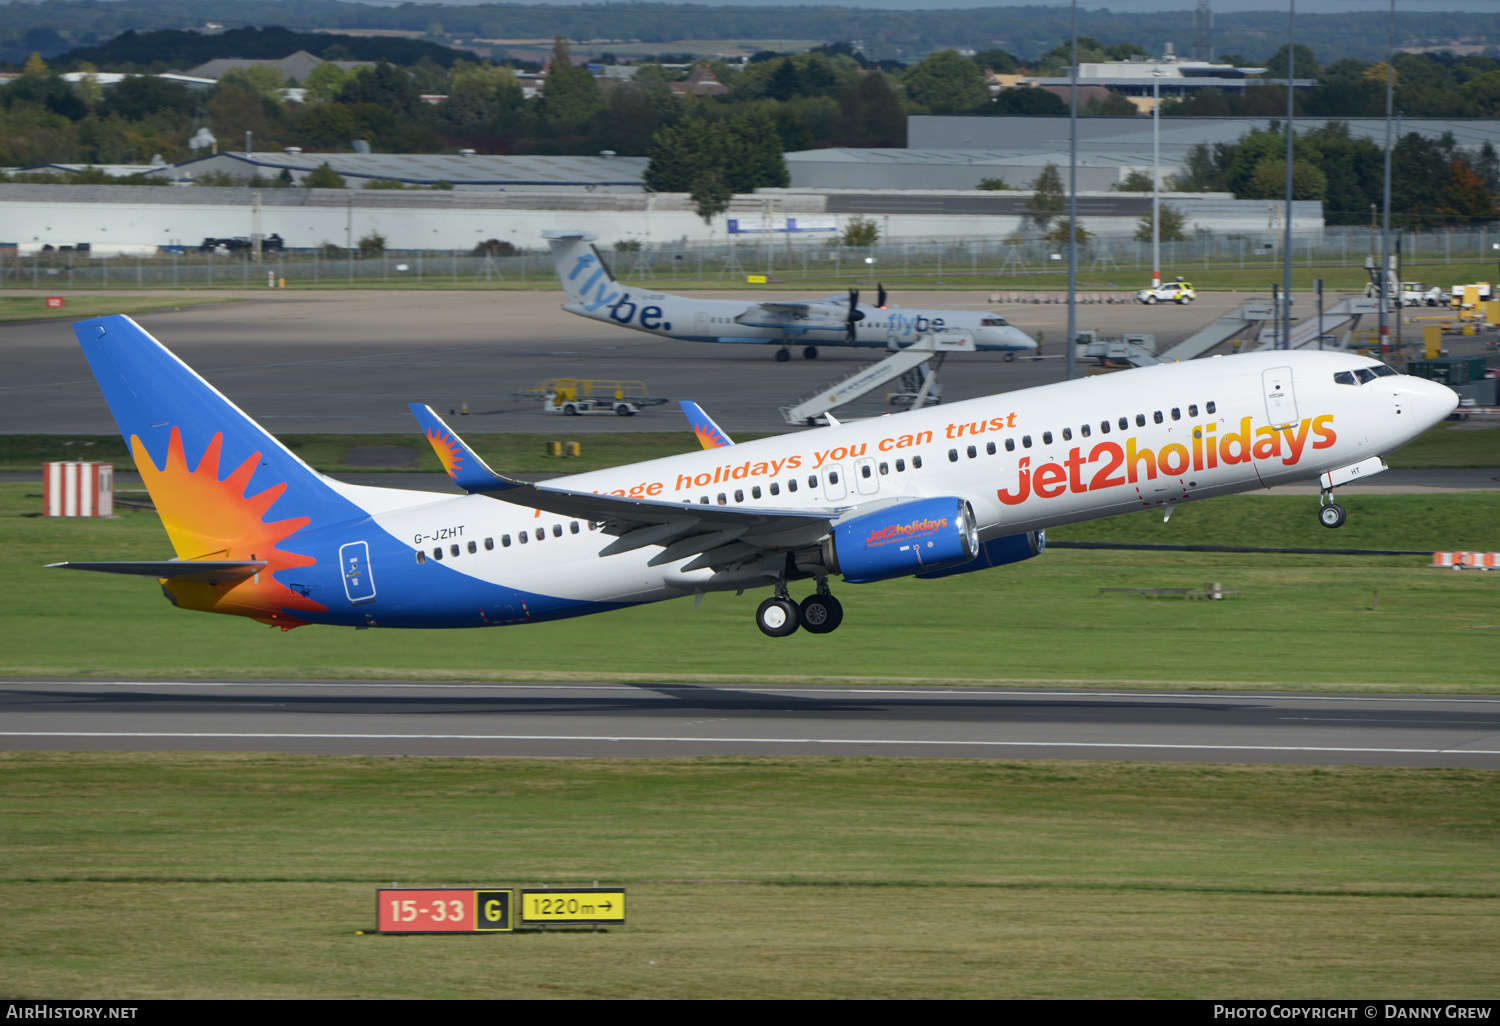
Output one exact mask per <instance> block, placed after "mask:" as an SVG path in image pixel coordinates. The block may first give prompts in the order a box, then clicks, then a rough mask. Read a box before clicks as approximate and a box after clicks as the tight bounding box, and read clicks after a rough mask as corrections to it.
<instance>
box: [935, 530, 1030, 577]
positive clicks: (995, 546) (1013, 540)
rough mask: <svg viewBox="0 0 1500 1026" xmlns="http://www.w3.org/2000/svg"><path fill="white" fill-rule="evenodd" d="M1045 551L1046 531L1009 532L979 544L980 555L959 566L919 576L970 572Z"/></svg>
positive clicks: (1026, 557) (1028, 557) (941, 575)
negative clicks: (1002, 536) (1001, 536)
mask: <svg viewBox="0 0 1500 1026" xmlns="http://www.w3.org/2000/svg"><path fill="white" fill-rule="evenodd" d="M1045 551H1047V532H1046V531H1027V532H1026V533H1025V534H1008V535H1006V536H1005V537H1004V538H992V539H990V540H989V541H987V542H985V543H984V544H983V545H981V546H979V555H978V556H976V557H974V558H973V559H971V560H969V561H968V562H967V563H959V564H958V565H957V566H948V567H944V568H942V569H941V570H933V571H931V572H927V573H920V574H917V576H918V577H920V578H922V579H923V580H924V581H925V580H931V579H932V578H934V577H951V576H953V575H954V574H969V573H973V572H974V571H975V570H988V569H990V568H991V567H996V566H1004V565H1005V564H1006V563H1019V562H1020V561H1021V560H1023V559H1030V558H1031V557H1032V556H1040V555H1041V554H1042V553H1043V552H1045Z"/></svg>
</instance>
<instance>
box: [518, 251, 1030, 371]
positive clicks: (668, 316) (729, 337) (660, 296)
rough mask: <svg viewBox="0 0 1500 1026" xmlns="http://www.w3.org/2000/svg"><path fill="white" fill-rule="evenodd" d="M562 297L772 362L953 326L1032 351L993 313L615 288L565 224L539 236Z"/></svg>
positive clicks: (913, 337) (591, 313) (592, 314)
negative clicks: (752, 351) (757, 350)
mask: <svg viewBox="0 0 1500 1026" xmlns="http://www.w3.org/2000/svg"><path fill="white" fill-rule="evenodd" d="M542 235H543V237H544V238H546V240H547V243H548V245H550V246H551V247H552V261H553V263H554V264H556V265H557V276H558V277H559V278H560V279H562V285H563V292H564V293H565V294H566V295H567V297H568V301H567V302H566V303H564V304H563V309H564V310H566V311H568V312H569V313H575V314H578V315H579V316H580V317H587V318H589V319H590V320H595V321H604V322H606V323H609V324H617V325H619V326H621V327H624V328H634V329H635V330H637V331H645V332H650V333H651V334H653V335H662V336H665V337H667V338H677V339H682V340H683V341H686V342H732V343H740V344H745V343H749V344H751V345H774V346H776V347H777V349H776V359H778V360H788V359H790V358H791V349H790V347H791V346H794V345H796V346H801V347H802V355H803V356H805V357H806V358H808V359H813V358H815V357H816V356H817V355H818V346H862V347H865V348H877V349H892V350H895V349H904V348H905V347H907V346H909V345H911V344H912V343H913V342H915V341H917V340H918V339H920V338H921V337H922V336H923V335H926V334H928V333H929V332H934V331H961V332H963V333H964V334H966V335H972V336H973V337H974V345H975V348H977V349H979V350H981V351H985V350H991V351H999V352H1003V353H1005V358H1006V359H1007V360H1014V359H1015V357H1016V354H1017V353H1019V352H1025V351H1027V350H1033V349H1035V348H1036V341H1035V340H1034V339H1032V337H1031V336H1030V335H1027V334H1026V333H1025V332H1024V331H1022V330H1021V329H1020V328H1017V327H1015V326H1014V325H1013V324H1011V323H1010V322H1009V321H1007V320H1006V319H1005V318H1004V317H1001V316H1000V315H999V314H994V313H987V312H985V311H982V310H927V309H920V310H919V309H915V308H904V307H898V306H892V305H889V304H887V303H886V300H885V289H884V288H882V289H881V290H880V293H879V300H878V302H876V303H875V304H873V305H872V304H868V303H860V301H859V292H858V291H857V290H850V292H849V294H848V295H847V296H829V297H828V298H827V299H814V300H806V299H690V298H688V297H687V296H674V295H671V294H670V293H667V292H657V291H655V290H653V289H637V288H632V287H630V286H627V285H621V284H620V283H619V282H617V281H615V278H614V275H613V274H611V273H610V270H609V265H608V264H606V263H605V262H604V257H603V256H602V255H601V254H600V252H599V251H598V250H597V249H596V248H595V247H594V240H595V239H596V238H598V236H596V235H595V234H594V233H593V232H585V231H578V230H577V229H565V230H557V231H545V232H543V233H542Z"/></svg>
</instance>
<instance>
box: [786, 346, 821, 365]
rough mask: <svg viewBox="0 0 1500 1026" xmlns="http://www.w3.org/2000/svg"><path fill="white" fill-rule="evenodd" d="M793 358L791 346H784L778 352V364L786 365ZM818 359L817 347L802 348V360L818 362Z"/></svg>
mask: <svg viewBox="0 0 1500 1026" xmlns="http://www.w3.org/2000/svg"><path fill="white" fill-rule="evenodd" d="M791 358H792V349H791V347H790V346H788V345H783V346H782V347H781V348H780V349H778V350H776V362H777V363H786V362H787V361H788V360H790V359H791ZM817 358H818V347H817V346H803V347H802V359H804V360H816V359H817Z"/></svg>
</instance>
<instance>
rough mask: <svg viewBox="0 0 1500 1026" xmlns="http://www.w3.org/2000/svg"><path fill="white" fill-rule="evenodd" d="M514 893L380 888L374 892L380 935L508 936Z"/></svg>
mask: <svg viewBox="0 0 1500 1026" xmlns="http://www.w3.org/2000/svg"><path fill="white" fill-rule="evenodd" d="M514 903H515V892H514V891H513V890H510V889H507V888H486V889H483V890H479V889H469V888H459V887H444V888H427V889H417V888H410V887H398V888H381V889H380V890H377V891H376V892H375V922H376V931H377V932H379V933H509V932H511V931H512V930H513V929H514V925H513V921H512V917H511V910H512V908H513V906H514Z"/></svg>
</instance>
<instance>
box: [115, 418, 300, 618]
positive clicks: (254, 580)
mask: <svg viewBox="0 0 1500 1026" xmlns="http://www.w3.org/2000/svg"><path fill="white" fill-rule="evenodd" d="M223 445H224V436H223V435H222V434H219V433H216V434H215V435H214V436H213V438H212V439H211V440H210V441H209V443H208V447H207V448H206V449H205V450H204V451H203V455H202V456H201V457H200V458H199V460H198V464H197V466H196V467H191V468H190V467H189V466H188V459H187V454H186V452H185V451H184V449H183V443H182V432H181V430H179V429H178V428H177V427H175V426H174V427H173V428H172V434H171V438H170V440H169V441H168V443H167V452H166V457H165V459H164V461H163V463H162V465H161V466H160V467H158V466H157V465H156V462H155V461H154V460H153V459H152V458H151V454H150V453H149V452H147V450H146V446H145V443H143V442H142V441H141V439H140V437H139V436H137V435H131V436H130V448H131V454H132V455H133V456H134V458H135V465H136V468H137V469H138V470H139V471H140V474H141V479H142V481H143V482H144V483H145V485H146V490H147V491H148V492H150V494H151V501H152V502H153V503H154V504H155V506H156V509H157V512H158V513H159V514H160V516H161V522H162V526H163V527H165V528H166V531H167V537H168V538H170V539H171V542H172V548H173V549H175V550H176V552H177V555H178V558H180V559H216V560H219V559H223V560H230V559H246V560H249V559H255V560H265V561H266V564H267V565H266V568H265V569H264V570H262V571H261V572H260V573H258V574H256V575H254V576H253V577H247V578H242V579H238V580H232V581H225V582H220V583H217V584H210V583H207V582H194V581H180V580H173V581H167V582H164V583H163V586H164V587H165V588H166V589H167V592H168V593H169V594H170V595H171V596H172V599H173V601H175V602H176V603H177V604H178V605H179V606H181V607H183V608H186V609H199V610H203V611H205V612H213V613H232V614H235V615H238V616H249V617H253V618H255V619H257V620H260V621H261V622H262V623H269V624H274V625H276V626H280V627H295V626H299V625H300V624H303V623H305V622H306V621H305V620H301V619H299V618H298V617H296V616H295V615H294V612H295V611H302V612H319V613H321V612H326V611H327V607H326V606H324V605H322V604H321V603H318V602H315V601H313V600H312V599H310V598H307V597H306V596H304V595H301V594H299V593H298V592H296V591H294V590H292V589H291V588H288V587H287V586H285V585H283V584H281V583H280V582H279V581H277V580H276V577H275V574H276V572H277V571H279V570H290V569H295V568H300V567H309V566H312V565H314V564H315V563H316V562H317V560H316V559H315V558H314V557H312V556H308V555H303V554H302V553H298V552H288V551H286V550H284V549H282V548H281V547H280V545H281V543H282V542H283V541H285V540H286V539H287V538H289V537H291V536H292V535H294V534H296V533H297V532H298V531H300V530H302V529H303V528H304V527H306V526H307V525H308V524H309V523H310V522H311V518H310V517H306V516H298V517H289V518H287V519H285V520H272V521H267V520H266V514H267V513H268V512H269V511H270V509H271V507H272V506H273V505H274V504H275V502H276V500H277V499H279V498H280V497H281V496H282V494H283V493H284V492H286V489H287V484H286V482H285V481H281V482H278V483H276V484H274V485H271V486H270V487H268V488H265V489H263V490H262V491H260V492H258V493H256V494H254V495H250V494H248V493H249V490H250V478H251V477H252V475H254V473H255V471H256V469H257V468H258V467H259V466H260V465H261V454H260V453H259V452H256V453H252V454H251V455H250V456H249V457H247V458H246V459H245V460H244V461H243V462H242V463H240V465H239V466H238V467H236V468H235V469H234V470H233V471H231V472H230V473H229V474H228V475H227V476H226V477H223V478H222V479H221V478H220V476H219V473H220V466H219V463H220V459H221V455H222V450H223Z"/></svg>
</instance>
